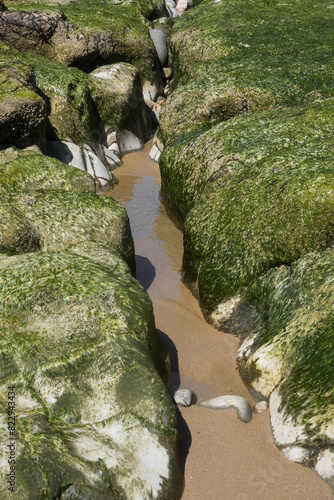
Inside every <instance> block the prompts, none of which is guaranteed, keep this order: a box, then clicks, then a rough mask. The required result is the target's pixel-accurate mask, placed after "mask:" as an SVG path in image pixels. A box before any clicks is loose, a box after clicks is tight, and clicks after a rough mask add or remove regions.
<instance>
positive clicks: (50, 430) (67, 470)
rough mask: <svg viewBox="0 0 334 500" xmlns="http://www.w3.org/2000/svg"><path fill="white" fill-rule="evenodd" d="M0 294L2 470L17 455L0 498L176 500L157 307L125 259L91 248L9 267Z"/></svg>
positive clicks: (11, 262)
mask: <svg viewBox="0 0 334 500" xmlns="http://www.w3.org/2000/svg"><path fill="white" fill-rule="evenodd" d="M18 282H19V283H20V286H17V283H18ZM0 283H1V288H0V304H1V309H0V323H1V331H2V333H3V335H2V339H1V340H0V346H1V347H0V349H1V359H2V363H1V370H0V372H1V379H2V380H4V379H6V383H5V384H2V388H1V390H0V392H1V401H2V403H1V405H2V411H3V418H1V419H0V433H1V439H2V442H6V443H7V442H8V444H9V446H11V447H6V446H2V447H1V452H0V453H1V463H2V464H6V465H7V464H8V457H9V456H10V455H11V456H13V455H12V454H13V453H14V454H15V481H14V482H15V488H13V490H12V491H11V490H10V488H9V487H10V486H11V483H10V481H11V477H10V475H11V474H12V477H13V468H12V469H11V470H10V469H9V465H7V466H4V467H3V469H2V474H4V475H5V474H7V473H8V483H7V482H6V481H2V482H1V485H0V492H1V493H0V495H1V498H2V499H4V500H6V499H8V500H9V499H17V500H22V499H27V500H29V499H31V500H36V499H42V498H56V497H57V498H61V499H63V500H65V499H70V498H72V499H73V498H77V499H79V498H80V499H83V500H90V499H92V498H94V499H101V500H102V499H105V500H107V499H110V498H120V497H121V496H122V497H123V498H141V499H147V500H148V499H149V498H156V499H161V500H162V499H165V498H175V499H177V498H179V497H180V485H181V481H180V470H179V465H178V460H177V454H176V427H175V426H176V418H175V410H174V407H173V403H172V400H171V398H170V396H169V395H168V392H167V390H166V388H165V386H164V385H163V382H162V380H161V378H160V377H159V376H158V374H157V371H156V367H155V366H154V363H153V360H152V357H151V355H153V356H154V355H155V353H156V351H157V336H156V331H155V328H154V318H153V312H152V304H151V301H150V299H149V297H148V295H147V294H146V292H145V291H144V290H143V289H142V288H141V287H140V285H139V284H138V282H137V281H136V280H135V279H134V278H133V277H132V275H131V273H130V270H129V268H128V267H127V266H126V264H125V263H124V261H123V260H122V259H121V258H120V256H119V254H118V253H117V252H115V251H113V250H111V249H110V248H108V247H105V246H101V245H99V244H83V245H79V246H75V247H71V248H69V249H68V250H67V251H66V252H56V253H39V254H35V255H22V256H18V257H10V258H5V259H1V260H0ZM5 401H6V402H7V401H10V402H13V404H10V405H8V404H7V403H6V404H5V403H4V402H5ZM14 405H15V406H14ZM14 407H15V410H14V411H13V413H15V445H14V448H13V445H12V443H13V441H14V438H13V437H11V436H10V434H9V433H11V432H12V431H11V430H10V429H12V427H11V426H9V424H8V408H14ZM9 415H10V416H12V413H10V414H9ZM8 438H10V439H9V440H8ZM7 469H8V470H7ZM12 484H13V483H12Z"/></svg>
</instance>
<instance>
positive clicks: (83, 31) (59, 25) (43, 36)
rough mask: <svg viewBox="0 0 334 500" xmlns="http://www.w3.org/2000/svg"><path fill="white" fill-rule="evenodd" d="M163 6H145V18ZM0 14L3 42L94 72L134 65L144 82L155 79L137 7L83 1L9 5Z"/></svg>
mask: <svg viewBox="0 0 334 500" xmlns="http://www.w3.org/2000/svg"><path fill="white" fill-rule="evenodd" d="M160 3H161V2H150V3H147V4H144V2H141V5H142V6H143V10H144V14H145V15H149V14H150V13H151V12H154V10H155V9H156V8H157V7H158V8H159V5H160ZM7 7H8V9H9V10H8V11H6V12H3V13H2V14H1V19H0V34H1V38H2V39H3V40H6V41H7V42H9V43H11V44H12V45H13V46H15V47H16V48H18V49H19V50H24V51H26V50H29V51H33V52H36V53H38V54H41V55H44V56H45V57H47V58H49V59H54V60H57V61H59V62H62V63H63V64H65V65H67V66H76V67H78V68H80V69H83V70H84V71H92V70H93V69H95V68H96V67H98V66H102V65H103V64H110V63H115V62H119V61H125V62H129V63H131V64H133V65H135V66H136V67H137V68H138V70H139V71H140V74H141V76H142V78H143V80H148V81H150V82H151V83H154V82H156V80H157V71H156V70H157V69H158V59H157V55H156V53H155V50H154V46H153V43H152V41H151V40H150V37H149V31H148V27H147V25H146V21H145V19H144V17H143V14H142V13H141V11H140V10H139V8H138V6H137V5H136V3H135V2H124V3H122V2H114V1H109V0H108V1H107V2H105V1H102V0H100V1H93V0H81V1H80V2H78V1H75V2H68V3H64V4H62V5H61V9H60V8H59V7H60V5H59V3H58V2H47V1H46V2H39V3H38V4H36V3H35V2H31V1H15V0H14V1H10V2H8V5H7Z"/></svg>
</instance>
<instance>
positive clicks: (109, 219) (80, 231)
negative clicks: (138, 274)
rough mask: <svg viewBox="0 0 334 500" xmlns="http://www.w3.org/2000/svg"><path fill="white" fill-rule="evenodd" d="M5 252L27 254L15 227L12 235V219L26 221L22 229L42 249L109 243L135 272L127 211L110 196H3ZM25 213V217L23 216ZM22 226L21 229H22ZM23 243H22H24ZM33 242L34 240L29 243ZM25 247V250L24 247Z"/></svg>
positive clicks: (64, 193)
mask: <svg viewBox="0 0 334 500" xmlns="http://www.w3.org/2000/svg"><path fill="white" fill-rule="evenodd" d="M0 210H1V213H2V217H4V219H3V221H2V222H1V231H0V235H1V237H2V239H3V240H4V241H5V242H6V245H4V243H3V242H1V251H2V252H5V253H9V254H11V253H12V254H15V253H22V251H25V250H24V249H25V246H24V245H25V244H26V243H25V239H24V237H23V238H22V243H21V245H18V243H17V238H18V236H17V232H18V230H16V229H15V228H13V229H12V230H11V232H9V230H10V227H9V228H8V226H9V224H8V222H7V218H8V217H14V216H15V217H17V218H19V220H21V219H23V218H24V219H23V222H22V223H21V226H22V227H23V228H26V226H27V229H26V231H31V232H32V233H33V234H34V235H35V239H34V240H33V241H36V240H37V242H38V248H39V249H41V250H43V251H47V250H52V251H57V250H62V249H64V248H66V247H67V246H69V245H74V244H76V243H81V242H83V241H93V242H94V241H95V242H100V243H104V244H109V245H111V246H112V247H114V248H116V249H118V251H119V252H120V253H121V255H122V256H123V258H124V259H125V260H126V261H127V262H128V263H129V265H130V267H131V268H132V269H134V252H133V240H132V236H131V232H130V227H129V220H128V216H127V214H126V212H125V209H124V208H123V207H122V206H121V205H120V204H119V203H117V202H116V201H115V200H113V199H112V198H110V197H106V196H97V195H95V194H93V193H84V192H79V193H75V192H71V191H52V190H45V191H29V192H28V193H18V194H8V195H5V194H3V195H1V196H0ZM23 214H24V215H23ZM21 226H20V227H21ZM20 241H21V240H20ZM28 241H30V240H28ZM22 247H23V248H22Z"/></svg>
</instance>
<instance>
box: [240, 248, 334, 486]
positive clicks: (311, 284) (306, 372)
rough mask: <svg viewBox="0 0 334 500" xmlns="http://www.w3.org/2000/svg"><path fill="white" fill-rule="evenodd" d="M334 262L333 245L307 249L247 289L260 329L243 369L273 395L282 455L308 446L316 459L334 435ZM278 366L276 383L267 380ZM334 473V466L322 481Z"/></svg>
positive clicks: (250, 381) (259, 389)
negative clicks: (288, 263)
mask: <svg viewBox="0 0 334 500" xmlns="http://www.w3.org/2000/svg"><path fill="white" fill-rule="evenodd" d="M333 263H334V254H333V250H332V249H329V250H327V251H325V252H323V253H315V252H314V253H310V254H308V255H306V256H305V257H303V258H302V259H300V260H298V261H297V262H295V263H294V264H293V265H292V266H291V267H290V268H288V267H286V266H281V267H279V268H277V269H272V270H271V271H269V272H268V273H267V274H266V275H265V276H264V277H263V278H262V279H260V280H258V281H257V283H256V284H255V285H254V287H252V289H250V291H249V293H248V297H249V299H250V300H251V301H252V302H253V304H254V305H255V307H256V308H257V311H258V313H259V315H260V317H261V328H260V329H258V333H257V336H256V340H255V341H254V342H253V345H252V346H251V348H250V349H249V351H248V353H247V356H246V359H244V360H243V361H242V364H241V373H242V375H243V376H244V378H245V380H246V381H247V383H248V384H250V385H251V386H252V387H253V388H254V389H255V390H256V391H257V392H258V393H261V394H262V395H263V396H265V397H268V396H269V395H270V394H271V396H270V410H271V422H272V427H273V433H274V438H275V441H276V443H277V444H278V445H279V446H280V447H281V448H284V449H285V453H287V449H288V448H290V447H293V446H296V445H297V446H299V447H303V448H306V449H307V450H308V453H307V459H308V460H311V459H312V464H314V463H316V457H317V456H318V454H319V453H320V454H322V451H323V450H326V449H327V448H328V445H329V444H331V443H333V439H334V391H333V376H332V374H333V365H334V357H333V356H334V349H333V345H334V335H333V331H334V328H333V321H334V309H333V304H334V301H333V290H334V288H333V281H334V276H333ZM273 366H275V367H276V368H275V369H276V370H277V375H276V380H275V381H273V380H270V381H269V380H268V373H269V372H270V371H271V370H272V369H273ZM319 471H320V465H319ZM319 471H318V473H320V472H319ZM327 473H328V471H327ZM320 475H322V474H321V473H320ZM322 477H324V475H322ZM333 478H334V466H333V463H332V465H331V473H329V474H327V477H324V479H326V480H328V482H329V483H330V481H332V482H333ZM332 484H333V483H332Z"/></svg>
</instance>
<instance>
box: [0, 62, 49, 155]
mask: <svg viewBox="0 0 334 500" xmlns="http://www.w3.org/2000/svg"><path fill="white" fill-rule="evenodd" d="M35 90H36V88H35V86H34V74H33V72H32V70H31V68H30V67H29V66H27V65H25V64H22V63H15V62H14V63H11V64H1V60H0V145H6V144H9V145H12V144H13V145H15V146H18V147H25V146H29V145H31V144H34V143H41V142H42V140H43V138H44V133H45V128H46V120H47V113H46V104H45V102H44V101H43V99H41V98H40V97H39V96H38V95H37V94H36V92H35Z"/></svg>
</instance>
